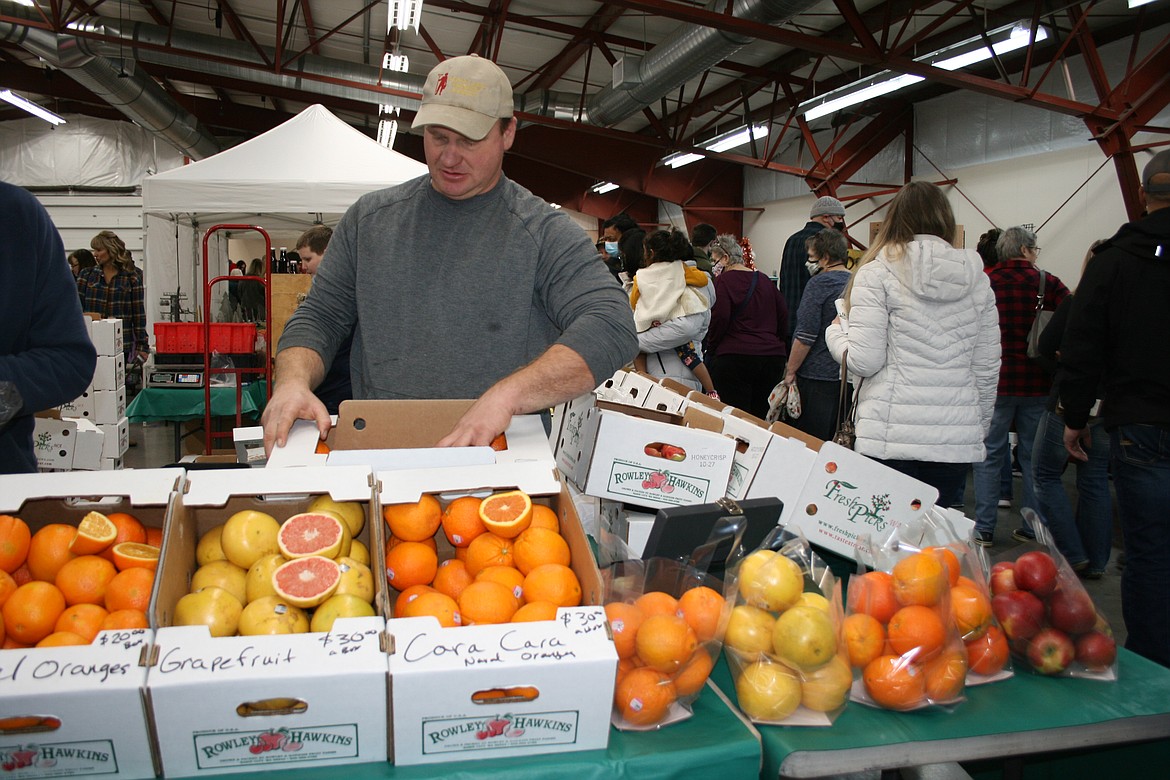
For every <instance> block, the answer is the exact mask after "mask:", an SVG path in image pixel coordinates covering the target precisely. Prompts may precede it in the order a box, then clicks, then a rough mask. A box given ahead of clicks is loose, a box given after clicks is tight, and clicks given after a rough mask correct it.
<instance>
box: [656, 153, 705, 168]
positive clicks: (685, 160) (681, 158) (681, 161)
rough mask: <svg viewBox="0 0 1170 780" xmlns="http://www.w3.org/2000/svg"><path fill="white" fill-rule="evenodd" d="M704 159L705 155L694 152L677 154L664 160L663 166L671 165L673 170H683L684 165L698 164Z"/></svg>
mask: <svg viewBox="0 0 1170 780" xmlns="http://www.w3.org/2000/svg"><path fill="white" fill-rule="evenodd" d="M702 159H703V155H701V154H695V153H694V152H675V153H674V154H672V155H668V156H666V157H663V158H662V164H663V165H669V166H670V167H671V168H681V167H683V166H684V165H690V164H691V163H693V162H698V161H699V160H702Z"/></svg>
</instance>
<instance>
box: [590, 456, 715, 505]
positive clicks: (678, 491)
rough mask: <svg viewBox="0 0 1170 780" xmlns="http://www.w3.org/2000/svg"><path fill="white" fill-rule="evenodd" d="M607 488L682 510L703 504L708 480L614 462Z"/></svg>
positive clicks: (638, 465) (676, 472) (610, 468)
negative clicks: (681, 507)
mask: <svg viewBox="0 0 1170 780" xmlns="http://www.w3.org/2000/svg"><path fill="white" fill-rule="evenodd" d="M606 487H607V489H608V490H609V492H611V493H618V494H621V495H624V496H630V497H631V498H647V499H650V500H652V501H656V502H658V503H662V504H678V505H680V506H681V505H684V504H695V503H702V501H703V500H704V499H706V498H707V494H708V493H709V492H710V490H711V480H709V479H707V478H705V477H697V476H693V475H689V474H683V473H680V472H678V471H671V470H669V469H655V468H647V467H646V466H644V465H643V464H641V463H633V462H631V461H625V460H619V459H617V458H614V459H613V461H612V462H611V463H610V467H609V482H608V484H607V485H606Z"/></svg>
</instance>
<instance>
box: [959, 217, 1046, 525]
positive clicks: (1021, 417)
mask: <svg viewBox="0 0 1170 780" xmlns="http://www.w3.org/2000/svg"><path fill="white" fill-rule="evenodd" d="M995 248H996V253H997V254H998V255H999V262H998V263H997V264H996V265H994V266H992V267H991V268H990V269H988V271H987V276H988V280H989V281H990V282H991V289H992V291H994V292H995V306H996V308H997V309H998V310H999V337H1000V346H1001V353H1002V363H1001V365H1000V369H999V386H998V387H997V389H996V399H995V413H994V414H993V415H992V418H991V428H990V430H989V431H988V433H987V438H986V439H985V440H984V445H985V447H986V448H987V457H986V458H985V459H984V460H983V462H982V463H976V464H974V471H975V543H976V544H979V545H982V546H984V547H990V546H991V544H992V539H993V537H994V536H995V521H996V513H997V510H998V504H999V498H1000V485H999V483H1000V473H1001V468H1002V465H1003V459H1004V458H1006V457H1008V430H1009V429H1010V428H1011V426H1012V423H1013V422H1014V423H1015V426H1016V432H1017V434H1018V435H1019V444H1018V445H1017V447H1018V449H1017V452H1018V453H1019V458H1020V470H1021V471H1022V472H1023V482H1024V491H1023V498H1022V504H1021V506H1025V507H1031V508H1035V507H1036V497H1035V491H1034V488H1033V484H1032V445H1033V443H1034V442H1035V441H1036V428H1037V426H1039V424H1040V417H1041V416H1042V415H1043V414H1044V408H1045V404H1046V402H1047V400H1048V394H1049V393H1050V392H1051V391H1052V376H1051V375H1050V374H1049V373H1048V371H1047V370H1046V369H1045V368H1044V367H1043V366H1042V365H1041V364H1040V363H1037V362H1036V361H1035V360H1033V359H1031V358H1029V357H1028V331H1029V330H1031V329H1032V322H1033V321H1034V320H1035V319H1036V296H1037V295H1038V294H1039V292H1040V270H1039V269H1038V268H1037V267H1036V261H1037V259H1038V258H1039V257H1040V247H1038V246H1037V245H1036V234H1035V233H1033V232H1032V231H1031V230H1028V229H1027V228H1023V227H1010V228H1008V229H1007V230H1005V231H1004V232H1003V234H1002V235H1001V236H1000V237H999V240H998V241H997V242H996V245H995ZM1067 296H1068V288H1067V287H1065V286H1064V283H1063V282H1061V281H1060V279H1057V278H1056V277H1055V276H1054V275H1053V274H1050V273H1049V274H1046V278H1045V280H1044V303H1043V308H1044V309H1046V310H1048V311H1055V310H1056V307H1057V306H1059V305H1060V302H1061V301H1063V300H1064V299H1065V298H1066V297H1067ZM1012 537H1013V538H1015V539H1017V540H1019V541H1026V540H1030V539H1032V538H1033V537H1034V534H1033V532H1032V529H1031V528H1029V527H1027V524H1026V523H1025V525H1024V526H1023V527H1021V528H1019V529H1017V530H1016V531H1014V532H1013V533H1012Z"/></svg>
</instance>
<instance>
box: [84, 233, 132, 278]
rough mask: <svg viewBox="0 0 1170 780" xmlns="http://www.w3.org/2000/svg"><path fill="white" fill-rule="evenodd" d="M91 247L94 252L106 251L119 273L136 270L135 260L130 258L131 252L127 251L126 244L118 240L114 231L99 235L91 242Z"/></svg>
mask: <svg viewBox="0 0 1170 780" xmlns="http://www.w3.org/2000/svg"><path fill="white" fill-rule="evenodd" d="M89 247H90V249H94V250H97V249H104V250H106V252H108V253H109V255H110V260H112V261H113V263H114V267H115V268H117V269H118V270H119V271H133V270H134V259H133V258H132V257H131V256H130V250H128V249H126V242H125V241H123V240H122V239H120V238H118V234H117V233H115V232H114V231H112V230H103V231H102V232H100V233H98V234H97V235H96V236H94V237H93V238H92V239H91V240H90V242H89Z"/></svg>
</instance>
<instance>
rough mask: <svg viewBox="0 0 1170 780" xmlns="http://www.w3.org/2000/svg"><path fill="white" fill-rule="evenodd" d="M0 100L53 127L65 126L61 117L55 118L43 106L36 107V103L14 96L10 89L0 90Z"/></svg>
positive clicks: (54, 115) (55, 116)
mask: <svg viewBox="0 0 1170 780" xmlns="http://www.w3.org/2000/svg"><path fill="white" fill-rule="evenodd" d="M0 100H4V101H7V102H9V103H11V104H12V105H14V106H16V107H17V108H23V109H24V110H25V111H27V112H29V113H30V114H32V115H33V116H36V117H40V118H41V119H43V120H45V121H46V122H48V123H49V124H53V125H63V124H65V120H64V119H63V118H62V117H59V116H57V115H56V114H54V113H53V112H52V111H50V110H49V109H47V108H45V107H44V106H38V105H37V104H36V103H34V102H32V101H31V100H25V99H24V98H22V97H21V96H20V95H17V94H15V93H14V92H13V91H12V90H10V89H0Z"/></svg>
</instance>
